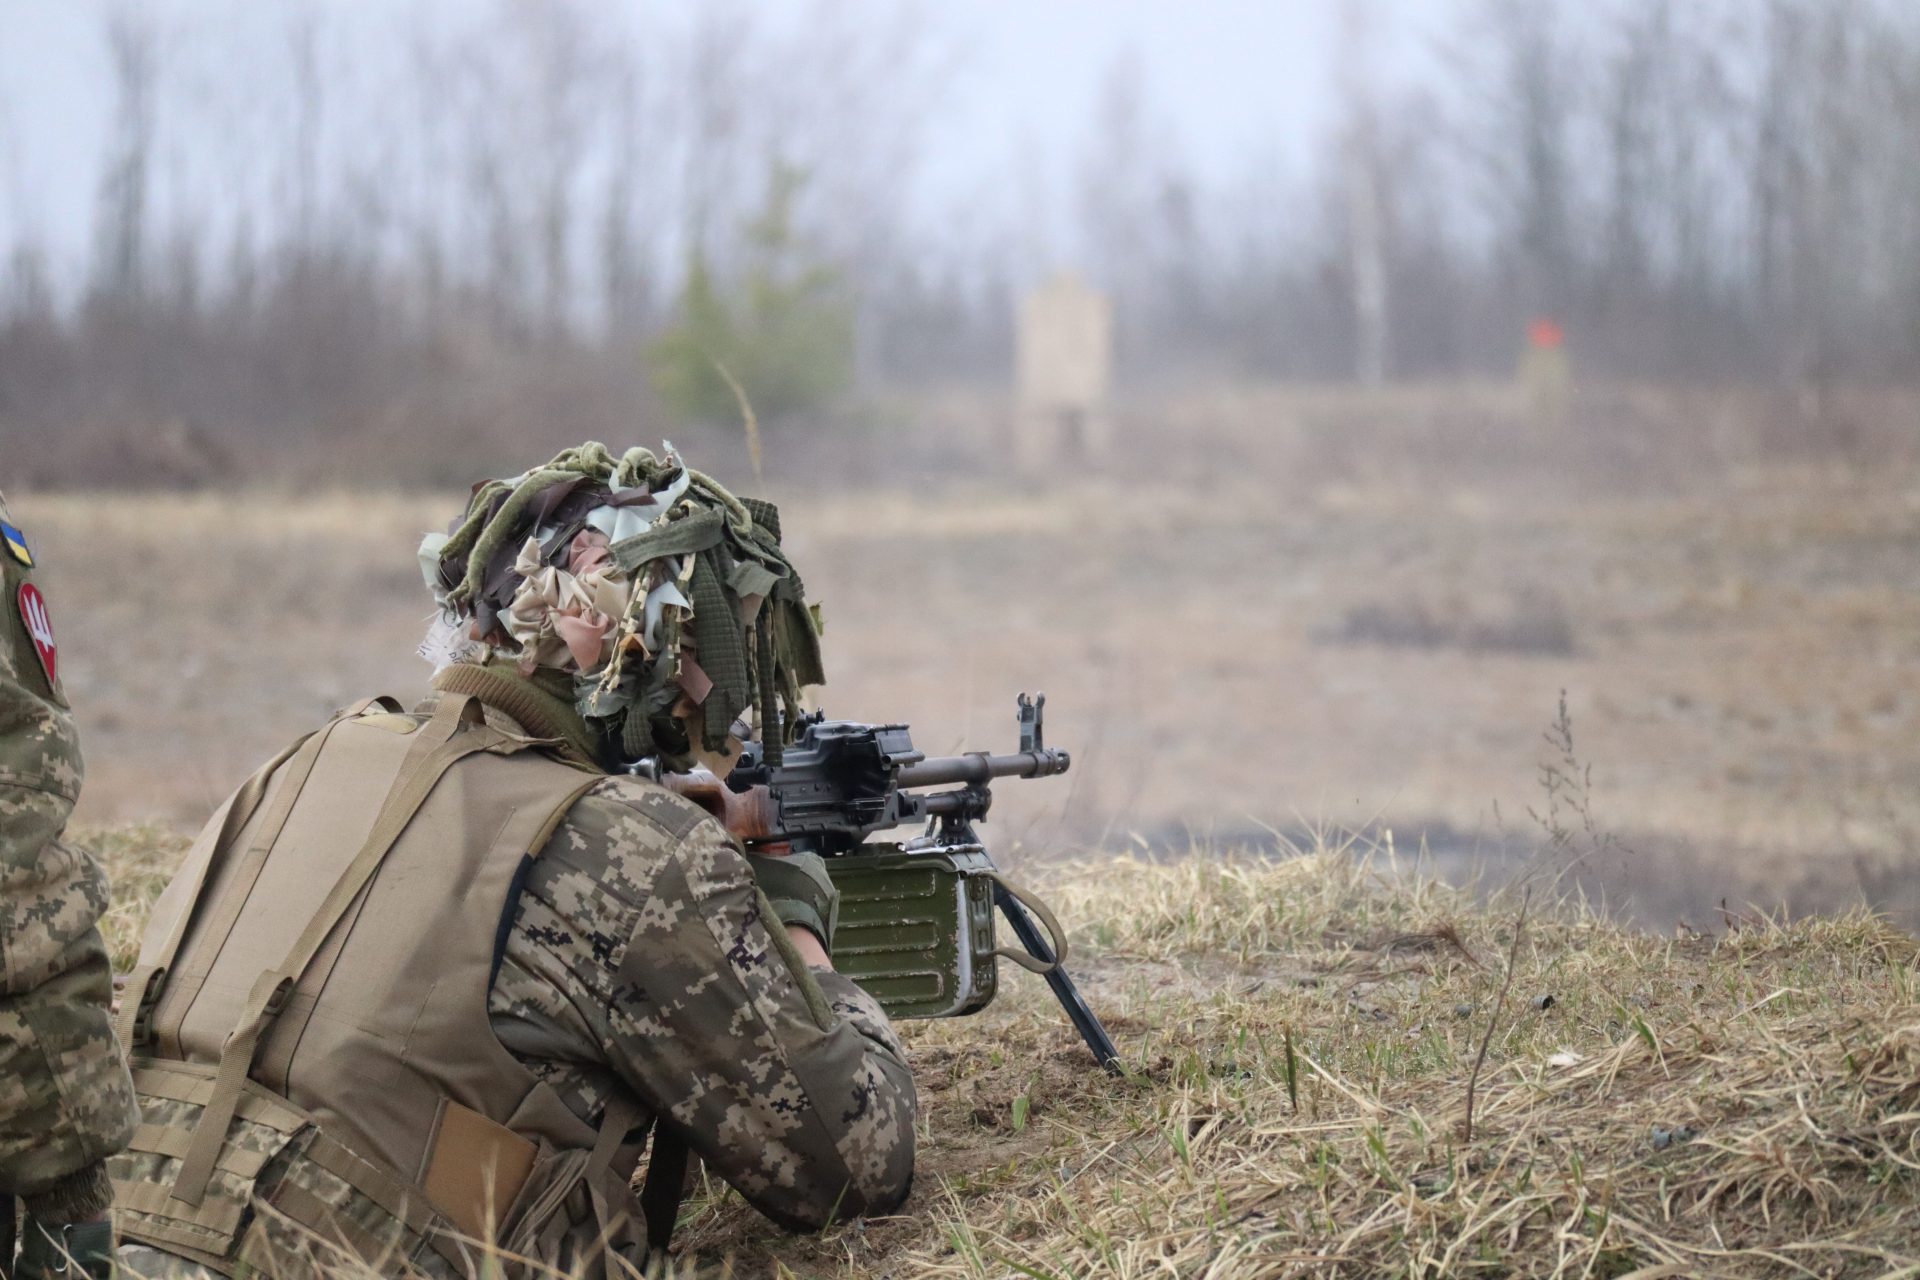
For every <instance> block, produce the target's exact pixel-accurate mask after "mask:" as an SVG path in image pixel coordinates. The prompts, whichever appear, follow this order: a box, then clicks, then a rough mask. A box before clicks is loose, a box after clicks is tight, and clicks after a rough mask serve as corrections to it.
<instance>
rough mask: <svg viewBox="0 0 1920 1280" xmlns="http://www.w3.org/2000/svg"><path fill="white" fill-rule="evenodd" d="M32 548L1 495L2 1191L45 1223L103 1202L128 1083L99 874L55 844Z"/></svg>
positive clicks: (63, 733)
mask: <svg viewBox="0 0 1920 1280" xmlns="http://www.w3.org/2000/svg"><path fill="white" fill-rule="evenodd" d="M32 561H33V553H32V550H31V549H30V547H29V545H28V542H27V537H26V535H25V534H24V533H23V532H22V531H21V530H20V529H19V528H18V527H16V526H15V525H14V524H13V523H12V518H11V517H10V516H9V515H8V514H7V510H6V506H5V503H4V500H0V569H4V590H5V600H4V601H0V620H3V621H0V1194H15V1195H20V1196H23V1197H25V1199H26V1202H27V1208H28V1211H29V1212H31V1213H33V1214H34V1215H35V1216H36V1217H38V1218H40V1219H41V1220H42V1221H45V1222H66V1221H72V1220H74V1219H77V1218H83V1217H86V1216H89V1215H91V1214H93V1213H96V1212H98V1211H99V1210H101V1209H103V1208H105V1207H106V1205H107V1202H108V1200H109V1198H110V1197H109V1191H108V1188H107V1183H106V1177H105V1174H104V1172H103V1171H102V1169H101V1166H100V1162H101V1161H102V1160H103V1159H104V1158H105V1157H107V1156H108V1155H111V1154H112V1153H114V1152H116V1151H118V1150H120V1149H121V1148H122V1147H124V1146H125V1145H126V1143H127V1139H128V1136H129V1135H130V1134H131V1132H132V1128H133V1123H134V1116H135V1111H134V1104H133V1089H132V1085H131V1083H130V1081H129V1079H128V1076H127V1068H126V1063H125V1062H124V1060H123V1059H122V1057H121V1054H120V1049H119V1047H118V1045H117V1043H116V1042H115V1040H114V1037H113V1028H112V1025H111V1023H110V1022H109V1021H108V1016H107V1002H108V999H109V998H110V996H111V994H112V974H111V970H110V968H109V966H108V962H107V953H106V948H105V946H104V945H103V944H102V942H101V939H100V931H99V928H98V927H97V922H98V920H99V918H100V914H101V913H102V912H103V911H105V910H106V907H107V882H106V877H105V876H104V875H103V874H102V873H101V870H100V867H99V866H98V864H96V863H95V862H94V860H93V859H92V858H91V857H89V856H88V855H87V854H86V853H85V852H83V851H82V850H79V849H76V848H74V847H73V846H72V845H70V844H67V843H66V842H65V841H64V840H62V838H61V836H62V832H63V831H64V829H65V827H66V822H67V815H68V814H69V813H70V812H71V811H72V809H73V804H74V801H75V800H76V799H77V798H78V797H79V794H80V777H81V762H80V744H79V740H78V739H77V738H76V737H75V735H74V729H73V717H72V715H71V713H70V712H69V711H68V709H67V702H66V698H65V697H64V696H63V694H62V693H61V689H60V681H59V652H58V649H57V648H56V646H55V642H54V636H53V628H52V620H51V617H50V614H49V611H48V607H47V602H46V599H45V597H43V596H42V595H41V594H40V589H39V588H38V587H37V586H36V585H35V584H34V581H33V573H32V567H33V564H32Z"/></svg>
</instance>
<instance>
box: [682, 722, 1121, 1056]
mask: <svg viewBox="0 0 1920 1280" xmlns="http://www.w3.org/2000/svg"><path fill="white" fill-rule="evenodd" d="M1045 706H1046V697H1045V695H1041V696H1040V697H1037V698H1028V697H1027V696H1026V695H1025V694H1021V695H1020V698H1019V702H1018V707H1019V726H1020V749H1019V750H1018V751H1016V752H1013V753H1012V754H1010V755H991V754H988V753H985V752H969V753H967V754H964V755H957V756H935V757H928V756H927V755H925V754H924V753H922V752H921V751H919V750H918V749H917V748H915V746H914V745H913V738H912V735H911V734H910V732H909V731H908V728H907V726H906V725H903V724H877V725H876V724H859V723H855V722H853V721H846V720H828V719H826V718H825V716H824V715H823V714H821V713H815V714H814V715H812V716H809V717H808V718H807V719H806V720H804V721H802V722H801V723H800V724H799V726H798V730H799V732H798V734H797V735H796V737H795V738H794V740H793V741H792V742H790V743H788V744H786V745H785V746H784V748H781V749H778V750H776V751H774V752H768V751H767V750H766V749H765V748H764V747H763V746H762V745H761V744H759V743H753V744H749V745H748V746H747V747H746V749H745V752H744V753H743V754H742V755H741V757H740V758H739V760H738V761H737V762H736V763H735V765H734V768H733V770H732V771H731V772H730V773H729V774H728V775H727V778H726V781H725V783H724V785H722V784H720V783H719V781H718V780H717V779H712V778H710V777H708V778H705V779H701V778H700V776H699V775H676V776H670V777H668V778H666V779H663V781H665V782H667V783H668V785H670V786H673V787H674V789H675V790H677V791H680V792H682V793H683V794H686V795H688V796H690V797H691V798H694V799H696V800H701V801H702V802H704V803H707V804H708V805H709V807H716V808H723V809H724V812H725V816H726V817H727V820H728V821H727V825H728V826H729V828H731V829H732V830H733V831H734V832H735V834H736V835H739V836H740V837H741V838H742V839H743V840H744V841H745V843H746V845H747V847H748V848H749V849H752V848H756V847H768V846H772V845H779V844H784V845H788V846H791V848H792V849H793V850H794V851H795V852H801V853H817V854H819V855H821V856H822V857H823V858H824V859H825V860H826V864H827V872H828V874H829V875H830V876H831V877H832V878H833V882H834V886H835V888H837V889H838V890H839V891H840V920H839V924H838V926H837V928H836V930H835V938H834V947H833V963H834V967H835V968H836V969H837V970H839V971H840V972H842V973H844V974H846V975H847V976H848V977H850V978H852V979H853V980H854V981H855V982H857V983H859V984H860V985H861V986H862V987H863V988H865V989H866V990H867V991H868V992H870V993H871V994H872V995H873V996H874V997H875V998H876V999H877V1000H879V1001H880V1003H881V1005H882V1007H884V1008H885V1009H886V1011H887V1013H888V1014H889V1015H890V1016H893V1017H902V1018H940V1017H958V1016H961V1015H964V1014H969V1013H977V1012H978V1011H979V1010H981V1009H984V1008H985V1007H986V1006H987V1005H988V1004H989V1003H991V1002H992V1000H993V997H994V994H995V992H996V990H997V986H998V974H997V968H996V963H995V962H996V961H997V960H999V959H1006V960H1010V961H1012V962H1014V963H1016V964H1019V965H1021V966H1022V967H1023V968H1026V969H1029V970H1031V971H1032V972H1035V973H1038V974H1041V975H1042V976H1044V977H1045V978H1046V980H1047V985H1048V986H1050V987H1051V988H1052V989H1053V994H1054V995H1055V997H1056V998H1058V1000H1059V1001H1060V1006H1061V1008H1062V1009H1064V1010H1065V1011H1066V1014H1067V1017H1068V1018H1070V1019H1071V1020H1072V1021H1073V1025H1074V1028H1075V1030H1077V1031H1078V1032H1079V1033H1080V1036H1081V1038H1082V1039H1083V1040H1085V1041H1086V1044H1087V1048H1088V1049H1090V1050H1091V1051H1092V1052H1093V1056H1094V1058H1095V1059H1096V1060H1097V1061H1098V1062H1099V1063H1100V1065H1101V1066H1103V1067H1106V1068H1107V1069H1108V1070H1110V1071H1117V1070H1118V1069H1119V1054H1118V1053H1117V1052H1116V1051H1115V1049H1114V1047H1113V1041H1112V1039H1111V1038H1110V1037H1109V1036H1108V1035H1107V1031H1106V1028H1105V1027H1103V1026H1102V1025H1101V1024H1100V1019H1099V1017H1098V1016H1097V1015H1096V1014H1095V1013H1094V1012H1093V1010H1092V1009H1091V1008H1090V1007H1089V1006H1088V1005H1087V1002H1086V1000H1085V999H1084V998H1083V997H1082V996H1081V994H1080V990H1079V988H1078V987H1076V986H1075V985H1074V981H1073V978H1072V976H1071V975H1069V974H1068V972H1067V970H1066V967H1065V965H1064V963H1063V962H1064V960H1065V958H1066V950H1067V944H1066V937H1065V935H1064V934H1063V933H1062V931H1061V929H1060V926H1059V922H1058V921H1056V920H1055V919H1054V917H1053V913H1052V912H1051V911H1049V910H1048V909H1047V908H1046V906H1045V904H1043V903H1041V902H1040V901H1039V900H1038V899H1036V898H1034V897H1033V896H1032V895H1031V894H1028V893H1025V892H1023V891H1022V890H1020V889H1018V888H1016V887H1015V886H1013V885H1011V884H1009V883H1008V882H1007V880H1006V879H1005V878H1004V877H1003V876H1001V874H1000V872H999V869H998V868H997V867H995V866H994V864H993V859H992V857H991V856H990V855H989V854H988V853H987V849H986V846H985V845H984V844H982V843H981V841H980V838H979V836H978V834H976V832H975V831H974V824H975V823H976V822H979V821H981V820H983V819H984V818H985V817H986V816H987V811H988V809H989V808H991V807H992V804H993V793H992V791H991V790H990V789H989V788H990V786H991V784H992V782H993V781H994V779H996V778H1045V777H1052V776H1054V775H1056V774H1062V773H1065V772H1066V771H1067V769H1068V768H1069V766H1070V765H1071V764H1072V760H1071V758H1070V757H1069V756H1068V754H1067V753H1066V752H1065V751H1061V750H1058V749H1056V748H1053V747H1049V746H1047V745H1046V742H1045V726H1044V721H1043V718H1042V717H1043V712H1044V709H1045ZM939 788H944V789H939ZM722 791H724V793H725V794H720V792H722ZM921 822H924V823H926V829H925V830H924V831H923V832H922V834H920V835H919V836H917V837H914V838H912V839H909V840H905V841H897V842H896V841H876V840H873V839H871V837H873V836H876V835H879V834H881V833H882V832H886V831H891V830H894V829H896V828H899V827H903V826H908V825H911V824H915V823H921ZM996 911H998V912H999V913H1000V915H1002V916H1004V917H1005V918H1006V921H1007V924H1008V925H1009V926H1011V928H1012V929H1013V934H1014V937H1016V938H1017V939H1019V942H1020V945H1021V947H1022V948H1023V950H1021V951H1015V950H1013V949H1011V948H1007V947H998V946H996V945H995V938H994V913H995V912H996ZM1035 916H1038V917H1039V920H1040V922H1041V923H1042V924H1044V925H1045V933H1044V934H1043V933H1042V931H1041V928H1040V926H1039V925H1036V923H1035V920H1034V917H1035Z"/></svg>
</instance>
